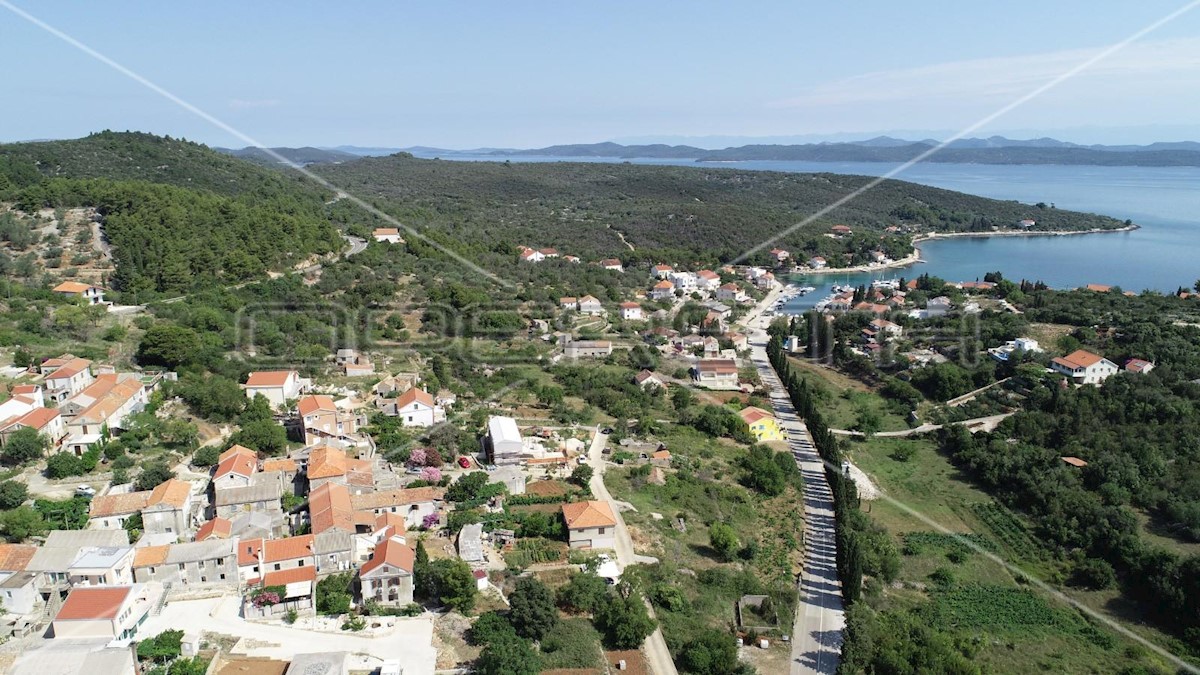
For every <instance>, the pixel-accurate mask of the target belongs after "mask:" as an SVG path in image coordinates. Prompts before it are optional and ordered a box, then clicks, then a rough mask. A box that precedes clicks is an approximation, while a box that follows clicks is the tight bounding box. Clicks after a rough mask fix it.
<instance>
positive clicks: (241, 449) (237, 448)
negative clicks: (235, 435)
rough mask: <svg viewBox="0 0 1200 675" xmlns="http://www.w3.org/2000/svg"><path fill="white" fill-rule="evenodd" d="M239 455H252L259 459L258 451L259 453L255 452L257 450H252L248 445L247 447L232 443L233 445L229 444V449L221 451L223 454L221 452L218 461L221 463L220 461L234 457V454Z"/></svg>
mask: <svg viewBox="0 0 1200 675" xmlns="http://www.w3.org/2000/svg"><path fill="white" fill-rule="evenodd" d="M237 455H246V456H248V457H251V458H253V459H255V460H257V459H258V453H257V452H255V451H253V450H251V449H250V448H247V447H246V446H244V445H231V446H229V449H228V450H226V451H225V452H222V453H221V454H220V455H219V456H218V457H217V462H218V463H220V462H224V461H225V460H227V459H229V458H230V457H234V456H237Z"/></svg>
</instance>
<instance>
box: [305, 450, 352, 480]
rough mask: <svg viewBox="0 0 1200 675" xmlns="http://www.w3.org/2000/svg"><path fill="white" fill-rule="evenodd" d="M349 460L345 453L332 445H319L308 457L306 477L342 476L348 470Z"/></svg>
mask: <svg viewBox="0 0 1200 675" xmlns="http://www.w3.org/2000/svg"><path fill="white" fill-rule="evenodd" d="M349 463H350V459H349V458H348V457H346V453H345V451H343V450H341V449H340V448H335V447H333V446H332V445H321V446H318V447H317V448H316V449H315V450H313V451H312V452H311V453H310V454H309V456H308V477H309V479H313V478H333V477H335V476H344V475H346V471H348V470H349Z"/></svg>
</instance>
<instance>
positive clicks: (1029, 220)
mask: <svg viewBox="0 0 1200 675" xmlns="http://www.w3.org/2000/svg"><path fill="white" fill-rule="evenodd" d="M1017 225H1019V226H1020V227H1023V228H1025V229H1029V228H1031V227H1033V226H1034V225H1037V221H1036V220H1034V219H1032V218H1025V219H1023V220H1021V221H1020V222H1019V223H1017Z"/></svg>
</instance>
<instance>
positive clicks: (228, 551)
mask: <svg viewBox="0 0 1200 675" xmlns="http://www.w3.org/2000/svg"><path fill="white" fill-rule="evenodd" d="M237 546H238V542H237V541H236V540H234V539H209V540H207V541H189V542H186V543H183V544H168V545H166V546H144V547H142V548H139V549H137V550H136V552H135V553H134V557H133V578H134V580H135V581H137V582H138V583H146V582H150V581H157V582H159V583H162V584H170V585H171V588H172V589H176V588H179V587H187V586H204V585H218V586H231V587H235V588H236V587H237V586H238V583H239V581H240V579H239V577H238V556H237Z"/></svg>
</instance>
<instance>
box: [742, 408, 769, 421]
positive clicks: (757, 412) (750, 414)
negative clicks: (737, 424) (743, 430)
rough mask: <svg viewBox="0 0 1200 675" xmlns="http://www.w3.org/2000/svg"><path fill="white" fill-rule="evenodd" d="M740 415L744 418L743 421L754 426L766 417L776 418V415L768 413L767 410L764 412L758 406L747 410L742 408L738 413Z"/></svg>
mask: <svg viewBox="0 0 1200 675" xmlns="http://www.w3.org/2000/svg"><path fill="white" fill-rule="evenodd" d="M738 415H739V416H740V417H741V418H742V421H744V422H745V423H746V424H754V423H755V422H757V421H759V420H761V419H763V418H764V417H770V418H774V417H775V416H774V415H772V414H771V413H769V412H767V411H766V410H763V409H762V408H758V407H756V406H749V407H746V408H742V409H741V411H739V412H738Z"/></svg>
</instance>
